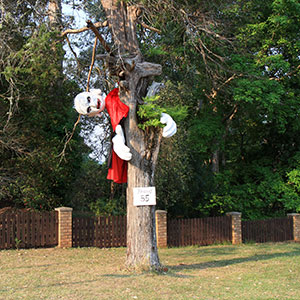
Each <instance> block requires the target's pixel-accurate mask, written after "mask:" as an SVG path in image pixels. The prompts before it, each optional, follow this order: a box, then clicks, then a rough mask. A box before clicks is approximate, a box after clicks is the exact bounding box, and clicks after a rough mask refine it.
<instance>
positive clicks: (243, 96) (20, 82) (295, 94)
mask: <svg viewBox="0 0 300 300" xmlns="http://www.w3.org/2000/svg"><path fill="white" fill-rule="evenodd" d="M51 2H55V3H57V4H59V5H58V6H57V9H58V11H57V16H58V19H57V20H56V21H55V22H53V20H52V21H51V18H49V4H51ZM62 2H63V3H62V4H69V6H70V7H71V8H72V9H73V10H64V9H63V10H62V11H61V10H60V1H54V0H53V1H46V0H44V1H35V0H30V1H18V3H17V4H14V5H13V4H12V3H11V1H5V0H2V1H1V2H0V3H1V4H0V6H1V7H0V14H1V15H0V17H1V23H0V124H1V127H0V151H1V157H0V199H1V200H0V205H1V207H4V206H18V207H31V208H34V209H52V208H53V207H55V206H58V205H70V206H72V207H74V209H76V210H83V211H93V212H95V213H98V214H124V213H125V211H126V209H125V207H126V205H125V202H126V200H125V190H126V186H124V185H113V184H111V183H110V182H108V181H107V180H106V171H107V166H106V163H105V159H104V158H105V156H106V154H107V151H108V150H107V146H108V144H109V132H110V130H109V126H108V124H107V121H106V116H105V115H104V116H103V120H101V122H100V124H101V127H100V129H99V128H98V130H99V131H100V132H101V137H99V134H98V137H97V135H96V137H94V135H93V132H95V127H97V126H98V124H99V119H93V120H91V119H89V120H87V119H84V118H82V121H81V123H80V124H81V126H80V128H79V126H77V127H78V128H77V129H76V131H75V133H74V135H73V137H72V139H71V140H70V142H69V143H68V145H67V146H66V147H65V151H63V150H64V145H65V142H66V139H68V137H69V136H70V133H71V132H72V129H73V125H74V123H75V122H76V119H77V114H76V112H75V111H74V109H73V107H72V106H73V103H72V102H73V98H74V96H75V95H76V93H78V92H79V91H81V90H84V89H85V88H86V84H87V76H88V72H89V68H90V60H91V53H92V48H93V41H94V40H93V35H92V34H91V33H89V32H88V31H86V32H84V33H83V34H82V35H80V36H79V35H76V37H75V36H74V37H73V36H72V37H71V36H70V37H69V38H70V41H71V45H72V49H73V50H74V52H76V53H77V55H76V57H75V56H74V55H73V54H72V53H71V52H70V51H68V52H67V54H66V52H65V50H64V49H67V48H64V49H63V48H62V46H63V45H64V44H66V40H65V39H64V38H62V37H61V33H62V32H63V31H64V30H65V29H66V28H74V26H76V25H75V24H74V23H73V22H74V20H73V19H72V17H71V16H70V11H72V12H73V13H74V14H75V15H76V11H79V10H83V11H84V12H85V13H86V15H87V18H90V19H91V20H93V21H95V22H96V21H104V19H103V18H104V14H103V11H102V9H101V5H100V1H88V3H86V1H80V0H78V1H62ZM127 2H129V3H136V2H139V3H140V5H141V6H142V7H143V16H142V19H141V22H140V25H139V28H138V36H139V39H140V45H141V46H140V47H141V49H142V51H143V53H144V55H145V57H146V59H147V61H152V62H158V63H160V64H162V66H163V74H162V75H161V78H159V79H157V81H159V80H160V81H163V82H165V88H164V90H163V91H162V92H161V95H160V98H159V103H160V105H162V106H165V107H166V108H167V110H168V111H169V112H170V114H171V115H172V114H173V117H174V119H175V120H176V121H177V123H178V133H177V134H176V135H175V136H174V137H173V138H172V139H169V140H164V142H163V145H162V148H161V152H160V156H159V163H158V166H157V172H156V187H157V194H158V195H157V201H158V208H162V209H166V210H167V211H168V212H169V214H170V215H172V216H186V217H187V216H189V217H193V216H212V215H220V214H223V213H224V212H227V211H232V210H236V211H241V212H242V213H243V216H244V217H245V218H248V219H256V218H265V217H272V216H281V215H285V214H286V213H287V212H299V211H300V198H299V192H300V168H299V162H300V152H299V142H300V141H299V134H298V132H299V127H300V121H299V119H298V115H299V111H300V97H299V89H300V77H299V71H300V67H299V66H300V64H299V53H300V51H299V50H300V30H299V29H300V26H299V16H300V4H299V3H298V1H296V0H266V1H259V0H249V1H241V0H239V1H228V0H226V1H218V0H214V1H209V2H208V1H202V0H198V1H195V0H193V1H192V0H185V1H183V0H176V1H167V0H162V1H153V0H141V1H127ZM63 7H64V6H63ZM149 28H150V29H149ZM151 28H152V29H153V28H155V31H154V30H151ZM101 33H102V34H103V35H107V34H108V33H107V32H106V31H105V28H104V29H101ZM102 53H103V49H101V46H98V47H97V55H101V54H102ZM90 85H91V87H92V88H101V89H103V90H104V91H106V92H108V91H109V90H111V89H112V87H113V86H114V80H113V78H109V77H108V76H107V73H106V71H105V64H104V63H103V62H102V61H101V60H100V59H97V60H96V63H95V66H94V69H93V72H92V77H91V83H90ZM178 107H179V108H181V110H180V111H181V113H180V114H178V113H177V112H178V109H177V108H178ZM95 139H98V140H99V141H98V142H97V143H95ZM84 141H85V143H84ZM100 141H101V142H100ZM87 144H88V145H89V146H87ZM92 150H93V154H94V157H98V161H99V159H101V161H104V162H102V163H99V162H98V161H97V160H95V159H92V158H91V157H90V153H91V151H92ZM62 151H63V153H62Z"/></svg>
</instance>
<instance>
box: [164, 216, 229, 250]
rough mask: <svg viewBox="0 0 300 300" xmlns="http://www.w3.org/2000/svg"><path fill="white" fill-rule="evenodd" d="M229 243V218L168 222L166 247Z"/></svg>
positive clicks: (170, 220)
mask: <svg viewBox="0 0 300 300" xmlns="http://www.w3.org/2000/svg"><path fill="white" fill-rule="evenodd" d="M230 241H231V217H230V216H222V217H211V218H201V219H199V218H195V219H169V220H168V246H169V247H180V246H191V245H210V244H214V243H223V242H230Z"/></svg>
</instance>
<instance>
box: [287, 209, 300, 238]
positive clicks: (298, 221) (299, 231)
mask: <svg viewBox="0 0 300 300" xmlns="http://www.w3.org/2000/svg"><path fill="white" fill-rule="evenodd" d="M287 216H288V217H289V218H293V235H294V241H295V242H300V214H288V215H287Z"/></svg>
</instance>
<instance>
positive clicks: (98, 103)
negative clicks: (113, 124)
mask: <svg viewBox="0 0 300 300" xmlns="http://www.w3.org/2000/svg"><path fill="white" fill-rule="evenodd" d="M74 106H75V109H76V110H77V112H78V113H80V114H82V115H88V116H89V117H93V116H95V115H97V114H98V113H100V112H101V111H103V110H104V108H105V97H104V96H102V95H101V94H100V93H92V92H82V93H80V94H78V95H77V96H76V97H75V99H74Z"/></svg>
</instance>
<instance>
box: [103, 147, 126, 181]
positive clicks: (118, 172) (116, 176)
mask: <svg viewBox="0 0 300 300" xmlns="http://www.w3.org/2000/svg"><path fill="white" fill-rule="evenodd" d="M127 165H128V163H127V161H126V160H123V159H121V158H120V157H119V156H118V155H117V154H116V153H115V151H114V150H112V158H111V167H110V168H109V169H108V174H107V179H110V180H113V181H114V182H116V183H126V182H127Z"/></svg>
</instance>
